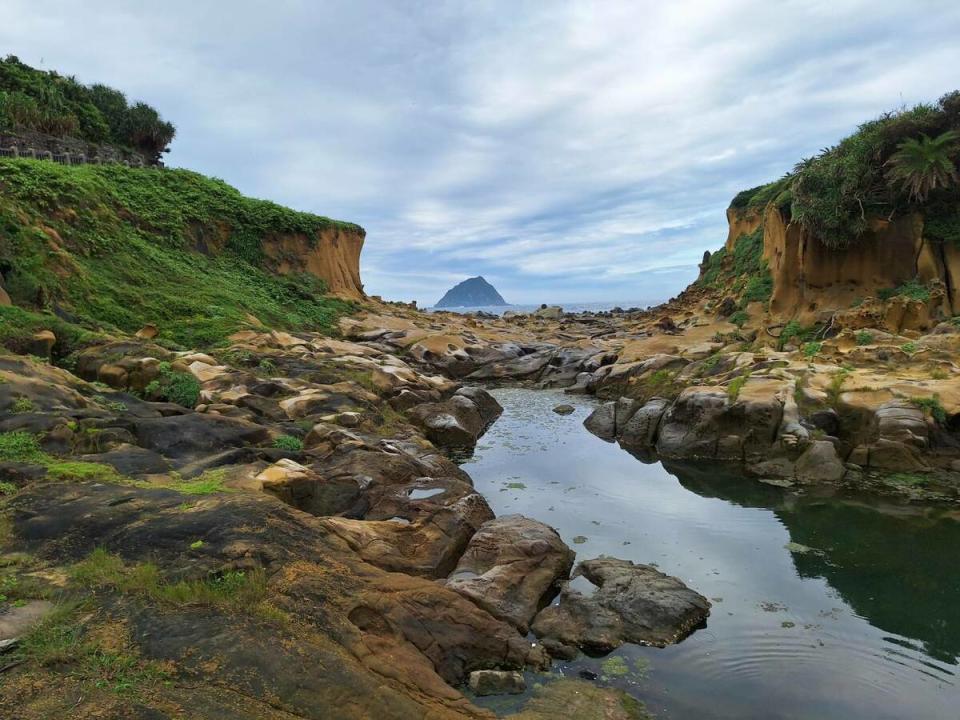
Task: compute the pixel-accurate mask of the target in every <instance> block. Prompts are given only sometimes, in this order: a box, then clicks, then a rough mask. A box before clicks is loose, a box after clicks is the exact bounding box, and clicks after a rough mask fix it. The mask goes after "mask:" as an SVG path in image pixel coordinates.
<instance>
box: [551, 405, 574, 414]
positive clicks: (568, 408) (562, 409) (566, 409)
mask: <svg viewBox="0 0 960 720" xmlns="http://www.w3.org/2000/svg"><path fill="white" fill-rule="evenodd" d="M553 411H554V412H555V413H556V414H557V415H570V414H571V413H573V411H574V407H573V405H566V404H564V405H557V406H556V407H555V408H554V409H553Z"/></svg>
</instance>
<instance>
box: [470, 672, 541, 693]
mask: <svg viewBox="0 0 960 720" xmlns="http://www.w3.org/2000/svg"><path fill="white" fill-rule="evenodd" d="M526 689H527V683H526V681H525V680H524V679H523V674H522V673H519V672H517V671H516V670H474V671H473V672H472V673H470V690H471V692H473V694H474V695H480V696H483V695H519V694H520V693H522V692H523V691H524V690H526Z"/></svg>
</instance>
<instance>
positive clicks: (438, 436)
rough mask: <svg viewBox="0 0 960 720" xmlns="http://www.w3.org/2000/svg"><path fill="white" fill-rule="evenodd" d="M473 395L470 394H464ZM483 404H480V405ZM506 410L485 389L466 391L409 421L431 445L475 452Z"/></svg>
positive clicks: (413, 413)
mask: <svg viewBox="0 0 960 720" xmlns="http://www.w3.org/2000/svg"><path fill="white" fill-rule="evenodd" d="M463 391H470V394H469V395H467V394H461V393H462V392H463ZM478 403H479V404H478ZM501 412H503V408H501V407H500V404H499V403H497V401H496V400H494V399H493V396H491V395H490V393H488V392H486V391H485V390H482V389H481V388H463V389H462V390H461V391H458V394H456V395H454V396H452V397H450V398H448V399H447V400H444V401H443V402H438V403H424V404H422V405H417V406H416V407H414V408H412V409H411V410H409V411H408V413H407V417H408V418H409V419H410V420H411V421H412V422H413V423H414V424H415V425H417V426H419V427H420V428H422V429H423V431H424V433H425V434H426V436H427V439H428V440H430V442H432V443H434V444H435V445H437V446H440V447H446V448H472V447H473V446H474V445H476V443H477V439H478V438H479V437H480V436H481V435H482V434H483V433H484V431H486V429H487V427H488V426H489V425H490V423H491V422H493V421H494V420H495V419H496V418H497V417H498V416H499V415H500V413H501Z"/></svg>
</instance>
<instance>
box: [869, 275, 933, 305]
mask: <svg viewBox="0 0 960 720" xmlns="http://www.w3.org/2000/svg"><path fill="white" fill-rule="evenodd" d="M877 296H878V297H879V298H880V299H881V300H889V299H890V298H894V297H906V298H909V299H911V300H920V301H921V302H929V300H930V288H928V287H927V286H926V285H924V284H923V283H921V282H919V281H917V280H908V281H907V282H905V283H903V285H899V286H897V287H895V288H885V289H883V290H880V291H878V292H877Z"/></svg>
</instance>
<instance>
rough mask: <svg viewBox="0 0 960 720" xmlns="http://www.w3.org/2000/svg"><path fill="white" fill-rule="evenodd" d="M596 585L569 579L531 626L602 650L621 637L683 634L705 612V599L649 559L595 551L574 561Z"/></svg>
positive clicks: (557, 643) (666, 640)
mask: <svg viewBox="0 0 960 720" xmlns="http://www.w3.org/2000/svg"><path fill="white" fill-rule="evenodd" d="M579 575H582V576H584V577H586V578H587V580H589V581H590V582H591V583H593V584H594V585H596V586H597V588H596V590H595V591H594V592H593V594H592V595H590V596H586V595H583V594H582V593H580V592H578V591H577V590H574V589H573V588H572V587H571V586H570V584H569V583H567V584H565V585H564V587H563V590H562V591H561V593H560V601H559V603H557V604H555V605H551V606H550V607H547V608H545V609H544V610H542V611H541V612H540V613H539V614H538V615H537V617H536V619H535V620H534V621H533V625H532V627H531V629H532V630H533V632H534V633H535V634H536V635H537V637H539V638H544V639H547V640H550V641H551V642H550V643H549V644H547V648H548V650H549V649H550V648H551V647H553V648H560V647H561V646H566V647H579V648H581V649H582V650H584V651H586V652H591V653H606V652H610V651H611V650H613V649H614V648H616V647H618V646H620V645H622V644H623V643H624V642H632V643H638V644H641V645H654V646H657V647H664V646H666V645H670V644H671V643H675V642H679V641H680V640H682V639H683V638H684V637H686V636H687V635H689V634H690V633H691V632H692V631H693V630H694V629H695V628H696V627H697V626H698V625H700V624H701V623H702V622H703V621H704V620H706V618H707V616H708V615H709V614H710V602H709V601H708V600H707V599H706V598H705V597H703V596H702V595H700V593H698V592H695V591H694V590H691V589H690V588H688V587H687V586H686V585H684V584H683V582H681V581H680V580H678V579H677V578H675V577H670V576H669V575H664V574H663V573H662V572H660V571H659V570H657V569H656V568H654V567H652V566H650V565H635V564H634V563H632V562H630V561H629V560H619V559H617V558H612V557H606V556H601V557H599V558H596V559H594V560H585V561H584V562H582V563H580V564H579V565H578V566H577V569H576V570H575V571H574V573H573V577H577V576H579Z"/></svg>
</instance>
